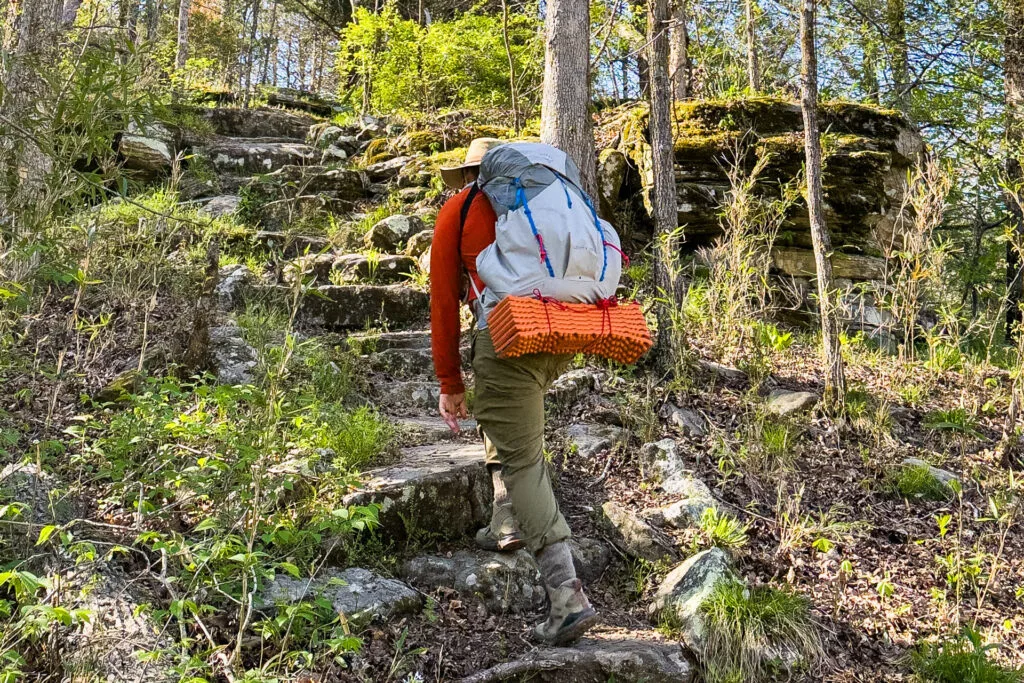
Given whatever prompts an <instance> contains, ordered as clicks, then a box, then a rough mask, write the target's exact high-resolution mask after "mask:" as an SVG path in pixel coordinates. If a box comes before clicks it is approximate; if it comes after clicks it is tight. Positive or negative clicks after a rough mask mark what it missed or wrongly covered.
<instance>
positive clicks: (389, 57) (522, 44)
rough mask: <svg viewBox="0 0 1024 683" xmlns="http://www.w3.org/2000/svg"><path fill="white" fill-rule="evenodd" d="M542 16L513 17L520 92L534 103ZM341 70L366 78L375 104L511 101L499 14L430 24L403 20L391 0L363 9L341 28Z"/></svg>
mask: <svg viewBox="0 0 1024 683" xmlns="http://www.w3.org/2000/svg"><path fill="white" fill-rule="evenodd" d="M539 28H540V27H539V24H538V20H537V19H536V18H534V17H531V16H528V15H526V14H520V13H514V14H512V15H511V16H510V19H509V33H510V43H511V49H512V60H513V64H514V67H515V71H516V78H517V80H518V88H519V89H520V91H522V92H530V93H535V94H533V95H532V96H531V97H532V98H533V99H532V100H528V102H530V103H531V106H535V105H536V103H537V101H538V100H537V97H538V94H536V93H537V91H538V89H539V88H538V86H539V84H540V79H541V72H542V68H543V64H544V56H543V55H544V53H543V49H544V48H543V44H542V42H541V38H540V36H541V34H542V31H540V30H539ZM338 69H339V70H340V71H341V73H342V74H343V76H344V77H345V78H347V77H348V76H349V75H357V76H359V78H360V79H362V80H364V82H365V80H366V79H369V82H370V84H369V87H368V88H367V89H366V90H365V92H368V93H369V94H370V104H371V105H372V108H373V109H375V110H377V111H382V112H400V111H404V112H422V111H425V110H427V111H429V110H435V109H440V108H445V107H472V108H489V107H505V108H507V107H509V106H510V105H511V99H510V95H509V87H508V84H509V75H508V74H509V63H508V57H507V55H506V53H505V46H504V43H503V39H502V27H501V17H500V16H496V15H489V14H483V13H476V12H467V13H465V14H462V15H461V16H459V17H458V18H456V19H454V20H451V21H435V22H433V23H431V24H430V25H429V26H426V27H424V26H420V25H419V23H417V22H415V21H412V20H406V19H402V18H401V16H400V15H399V13H398V11H397V9H396V8H395V7H394V6H393V5H392V4H390V3H388V4H387V5H386V6H385V8H384V10H383V11H381V12H379V13H377V14H374V13H373V12H370V11H369V10H367V9H365V8H358V9H357V10H356V12H355V15H354V18H353V21H352V23H350V24H349V25H348V26H346V27H345V29H344V30H343V31H342V34H341V41H340V44H339V49H338Z"/></svg>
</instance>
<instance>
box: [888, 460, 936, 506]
mask: <svg viewBox="0 0 1024 683" xmlns="http://www.w3.org/2000/svg"><path fill="white" fill-rule="evenodd" d="M886 487H887V488H888V489H889V490H890V491H893V492H894V493H898V494H899V495H901V496H903V497H904V498H907V499H910V500H932V501H942V500H946V499H948V498H949V495H950V493H952V491H951V490H950V488H949V487H948V486H946V485H945V484H943V483H942V482H941V481H939V479H938V478H937V477H936V476H935V475H934V474H932V471H931V470H930V469H929V468H928V466H927V465H900V466H898V467H896V468H895V469H893V470H890V471H889V473H888V475H887V477H886Z"/></svg>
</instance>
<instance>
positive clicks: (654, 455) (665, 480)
mask: <svg viewBox="0 0 1024 683" xmlns="http://www.w3.org/2000/svg"><path fill="white" fill-rule="evenodd" d="M640 469H641V472H642V473H643V477H644V478H645V479H646V480H647V481H650V482H653V483H655V484H657V485H658V486H659V487H660V488H661V490H662V491H664V492H665V493H670V494H673V495H681V496H684V497H686V498H700V499H701V500H704V501H706V500H714V499H713V498H712V496H711V492H710V491H709V490H708V488H707V486H706V485H705V484H704V482H702V481H700V480H699V479H695V478H694V477H693V476H691V474H690V472H691V471H690V470H689V469H688V468H687V467H686V463H685V461H684V460H683V457H682V456H681V455H680V454H679V446H678V444H676V442H675V441H673V440H672V439H662V440H661V441H656V442H654V443H648V444H644V445H643V447H642V448H641V449H640Z"/></svg>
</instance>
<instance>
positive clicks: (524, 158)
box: [476, 142, 622, 323]
mask: <svg viewBox="0 0 1024 683" xmlns="http://www.w3.org/2000/svg"><path fill="white" fill-rule="evenodd" d="M477 184H478V187H479V188H480V189H481V190H482V191H483V193H484V194H485V195H487V198H488V200H490V202H491V205H492V206H493V207H494V211H495V213H496V214H497V215H498V222H497V225H496V226H495V240H494V243H493V244H491V245H490V246H488V247H487V248H486V249H484V250H483V251H482V252H480V255H479V256H477V259H476V268H477V273H478V274H479V275H480V279H481V280H482V281H483V282H484V284H485V285H486V287H485V289H484V291H483V292H482V293H481V294H480V296H481V302H482V306H483V310H484V315H485V318H486V315H488V314H489V313H490V312H491V310H493V309H494V307H495V306H496V305H497V304H498V302H499V301H501V300H502V299H504V298H505V297H506V296H533V295H537V294H539V295H540V296H542V297H551V298H553V299H556V300H558V301H564V302H569V303H597V302H598V301H600V300H602V299H608V298H610V297H613V296H615V291H616V289H617V288H618V286H619V278H620V276H621V275H622V250H621V247H620V243H619V236H618V234H617V233H616V232H615V229H614V228H612V226H611V224H610V223H608V222H607V221H604V220H601V219H600V218H599V217H598V215H597V212H596V211H595V209H594V203H593V201H591V199H590V197H588V196H587V194H586V192H584V191H583V190H582V189H581V182H580V176H579V170H578V169H577V168H576V165H575V164H574V163H573V162H572V160H571V159H569V157H568V156H567V155H566V154H565V153H564V152H562V151H561V150H559V149H556V148H554V147H552V146H551V145H542V144H539V143H527V142H515V143H509V144H505V145H501V146H499V147H495V148H493V149H491V150H490V151H488V152H487V154H485V155H484V157H483V160H482V161H481V165H480V177H479V178H478V179H477ZM482 322H483V321H481V323H482Z"/></svg>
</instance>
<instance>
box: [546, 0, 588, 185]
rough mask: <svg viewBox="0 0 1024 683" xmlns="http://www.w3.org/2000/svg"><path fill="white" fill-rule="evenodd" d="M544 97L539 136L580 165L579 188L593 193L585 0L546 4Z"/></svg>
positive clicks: (561, 0) (555, 0) (557, 1)
mask: <svg viewBox="0 0 1024 683" xmlns="http://www.w3.org/2000/svg"><path fill="white" fill-rule="evenodd" d="M545 25H546V40H547V45H546V51H545V58H544V101H543V105H542V107H541V119H540V139H541V142H545V143H547V144H550V145H554V146H555V147H558V148H559V149H561V150H562V151H563V152H565V153H566V154H568V155H569V157H570V158H571V159H572V160H573V161H574V162H575V163H576V165H577V166H578V167H579V169H580V177H581V178H582V180H583V188H584V190H586V192H587V193H588V194H589V195H590V196H591V197H596V196H597V166H596V160H595V158H594V157H595V152H594V122H593V120H592V119H591V117H590V5H589V4H588V3H586V2H583V1H582V0H550V1H549V2H548V4H547V17H546V18H545Z"/></svg>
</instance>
